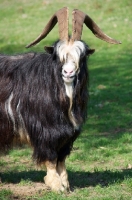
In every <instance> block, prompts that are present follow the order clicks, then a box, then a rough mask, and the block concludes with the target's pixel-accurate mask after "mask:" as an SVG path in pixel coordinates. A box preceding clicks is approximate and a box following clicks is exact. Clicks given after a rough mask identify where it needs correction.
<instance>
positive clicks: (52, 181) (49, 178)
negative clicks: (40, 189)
mask: <svg viewBox="0 0 132 200" xmlns="http://www.w3.org/2000/svg"><path fill="white" fill-rule="evenodd" d="M45 166H46V168H47V175H46V176H45V177H44V181H45V184H46V185H47V186H49V187H50V188H51V190H53V191H56V192H59V191H64V190H65V189H64V187H63V185H62V181H61V178H60V176H59V174H58V173H57V171H56V166H57V161H56V160H55V161H53V162H50V161H46V162H45Z"/></svg>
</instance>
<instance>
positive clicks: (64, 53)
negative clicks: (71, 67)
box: [57, 41, 85, 67]
mask: <svg viewBox="0 0 132 200" xmlns="http://www.w3.org/2000/svg"><path fill="white" fill-rule="evenodd" d="M84 52H85V46H84V44H83V43H82V42H81V41H75V42H74V43H73V44H71V43H69V44H67V43H66V42H62V41H60V42H59V43H58V44H57V53H58V55H59V58H60V61H61V62H67V57H71V59H72V60H73V61H74V62H75V65H76V66H77V67H78V64H79V59H80V56H81V54H82V53H84Z"/></svg>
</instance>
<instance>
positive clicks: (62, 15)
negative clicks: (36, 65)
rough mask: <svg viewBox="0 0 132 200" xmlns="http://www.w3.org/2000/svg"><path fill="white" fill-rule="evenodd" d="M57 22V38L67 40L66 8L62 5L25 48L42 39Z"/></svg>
mask: <svg viewBox="0 0 132 200" xmlns="http://www.w3.org/2000/svg"><path fill="white" fill-rule="evenodd" d="M57 22H58V26H59V38H60V40H66V41H68V38H69V37H68V8H67V7H64V8H62V9H60V10H58V11H57V12H56V13H55V14H54V15H53V16H52V17H51V19H50V20H49V22H48V23H47V25H46V26H45V28H44V29H43V31H42V33H41V34H40V35H39V36H38V37H37V38H36V39H35V40H34V41H33V42H32V43H30V44H29V45H27V46H26V48H29V47H31V46H34V45H36V44H37V43H38V42H40V41H41V40H42V39H44V38H45V37H46V36H47V35H48V33H49V32H50V31H51V30H52V29H53V27H54V26H55V25H56V23H57Z"/></svg>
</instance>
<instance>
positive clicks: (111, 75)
mask: <svg viewBox="0 0 132 200" xmlns="http://www.w3.org/2000/svg"><path fill="white" fill-rule="evenodd" d="M63 6H68V7H69V8H70V12H71V11H72V9H73V8H79V9H81V10H82V11H84V12H85V13H87V14H88V15H90V16H91V17H92V18H93V19H94V20H95V21H96V22H97V24H98V25H99V26H100V27H101V28H102V30H104V32H105V33H106V34H108V35H110V36H111V37H113V38H115V39H117V40H120V41H122V44H121V45H110V44H107V43H105V42H103V41H101V40H99V39H97V38H96V37H94V35H93V34H92V33H91V32H90V31H89V30H88V29H87V28H86V27H85V26H84V31H83V36H82V39H83V40H84V41H85V42H86V43H88V44H89V46H90V47H91V48H95V49H96V52H95V54H94V55H92V56H91V57H90V60H89V71H90V100H89V108H88V120H87V122H86V124H85V125H84V127H83V132H82V134H81V136H80V137H79V138H78V139H77V141H76V142H75V144H74V149H73V151H72V153H71V155H70V156H69V157H68V159H67V170H68V174H69V180H70V185H71V190H72V192H71V193H69V194H55V193H53V192H49V191H47V190H43V189H42V187H43V176H45V171H44V169H43V168H41V169H36V166H35V164H34V163H33V162H32V161H31V156H32V151H31V149H29V148H28V147H25V148H16V149H14V150H11V151H10V152H9V153H8V154H7V155H2V156H1V157H0V177H1V182H0V200H5V199H7V200H8V199H37V200H41V199H46V200H47V199H54V200H61V199H63V200H65V199H68V200H70V199H72V200H77V199H79V200H80V199H82V200H85V199H88V200H111V199H113V200H131V199H132V159H131V158H132V103H131V102H132V89H131V88H132V43H131V41H132V35H131V33H132V15H131V6H132V2H131V0H126V1H123V0H117V1H113V0H106V1H104V0H99V1H97V0H88V1H82V0H76V2H74V1H73V0H67V3H66V4H65V1H64V0H61V1H59V0H55V1H50V0H46V1H44V0H40V1H37V0H34V1H31V0H28V1H26V0H20V1H16V0H11V1H9V0H6V1H5V0H0V30H1V31H0V52H1V53H6V54H15V53H22V52H27V51H43V46H44V45H50V44H52V43H53V42H54V41H55V40H56V39H57V37H58V27H57V26H56V27H55V28H54V30H53V31H52V32H51V33H50V34H49V35H48V36H47V38H45V40H43V41H42V42H41V43H40V44H39V45H37V46H36V47H34V48H32V49H31V50H29V49H28V50H27V49H25V46H26V45H27V44H29V43H30V42H31V41H32V40H34V39H35V38H36V37H37V35H39V34H40V32H41V30H42V29H43V27H44V25H45V23H46V22H47V21H48V19H49V18H50V17H51V15H52V14H53V13H55V12H56V10H57V9H59V8H61V7H63ZM70 24H71V22H70ZM38 184H41V185H42V187H40V189H38V188H39V186H38ZM6 186H7V187H6ZM11 186H12V187H13V186H14V190H11ZM5 188H6V189H5ZM15 188H17V190H15ZM26 188H27V189H26ZM32 188H34V191H35V192H31V193H26V192H27V190H29V191H31V190H32ZM18 190H20V191H22V190H24V191H25V194H26V195H23V194H24V193H22V194H21V193H18ZM13 191H17V193H15V192H13Z"/></svg>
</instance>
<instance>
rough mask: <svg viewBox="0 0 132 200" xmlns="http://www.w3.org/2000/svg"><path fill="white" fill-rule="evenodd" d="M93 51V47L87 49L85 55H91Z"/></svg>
mask: <svg viewBox="0 0 132 200" xmlns="http://www.w3.org/2000/svg"><path fill="white" fill-rule="evenodd" d="M94 52H95V49H88V50H87V52H86V54H87V56H89V55H92V54H93V53H94Z"/></svg>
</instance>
